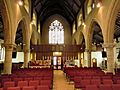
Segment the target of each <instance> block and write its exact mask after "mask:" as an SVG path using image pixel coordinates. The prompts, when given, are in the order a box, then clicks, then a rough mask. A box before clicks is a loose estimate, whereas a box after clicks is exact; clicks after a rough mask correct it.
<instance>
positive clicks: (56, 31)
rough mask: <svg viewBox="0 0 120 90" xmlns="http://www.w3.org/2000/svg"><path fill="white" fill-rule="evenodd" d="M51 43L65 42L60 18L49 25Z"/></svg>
mask: <svg viewBox="0 0 120 90" xmlns="http://www.w3.org/2000/svg"><path fill="white" fill-rule="evenodd" d="M49 44H64V29H63V26H62V24H61V23H60V22H59V21H58V20H55V21H53V22H52V23H51V25H50V26H49Z"/></svg>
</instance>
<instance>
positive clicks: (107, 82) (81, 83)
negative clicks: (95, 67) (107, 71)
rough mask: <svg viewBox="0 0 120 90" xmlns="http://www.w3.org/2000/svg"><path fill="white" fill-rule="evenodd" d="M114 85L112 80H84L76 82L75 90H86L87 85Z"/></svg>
mask: <svg viewBox="0 0 120 90" xmlns="http://www.w3.org/2000/svg"><path fill="white" fill-rule="evenodd" d="M101 84H103V85H112V84H113V81H112V80H111V79H105V80H103V81H102V82H101V80H100V79H91V80H90V79H84V80H77V81H75V82H74V87H75V88H85V86H86V85H97V86H99V85H101Z"/></svg>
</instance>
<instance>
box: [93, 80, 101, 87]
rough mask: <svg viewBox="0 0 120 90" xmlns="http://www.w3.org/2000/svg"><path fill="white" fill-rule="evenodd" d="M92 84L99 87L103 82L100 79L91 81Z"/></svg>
mask: <svg viewBox="0 0 120 90" xmlns="http://www.w3.org/2000/svg"><path fill="white" fill-rule="evenodd" d="M91 84H92V85H97V86H99V85H100V84H101V80H100V79H91Z"/></svg>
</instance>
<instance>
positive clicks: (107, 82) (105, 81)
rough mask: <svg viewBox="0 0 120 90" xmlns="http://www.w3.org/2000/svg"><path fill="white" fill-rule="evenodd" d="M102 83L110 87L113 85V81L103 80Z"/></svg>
mask: <svg viewBox="0 0 120 90" xmlns="http://www.w3.org/2000/svg"><path fill="white" fill-rule="evenodd" d="M102 83H103V84H110V85H112V84H113V81H112V79H104V80H102Z"/></svg>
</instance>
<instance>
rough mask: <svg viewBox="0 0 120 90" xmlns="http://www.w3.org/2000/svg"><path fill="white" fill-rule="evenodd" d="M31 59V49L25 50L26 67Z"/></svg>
mask: <svg viewBox="0 0 120 90" xmlns="http://www.w3.org/2000/svg"><path fill="white" fill-rule="evenodd" d="M29 60H30V50H24V65H23V66H24V68H28V63H29Z"/></svg>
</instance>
